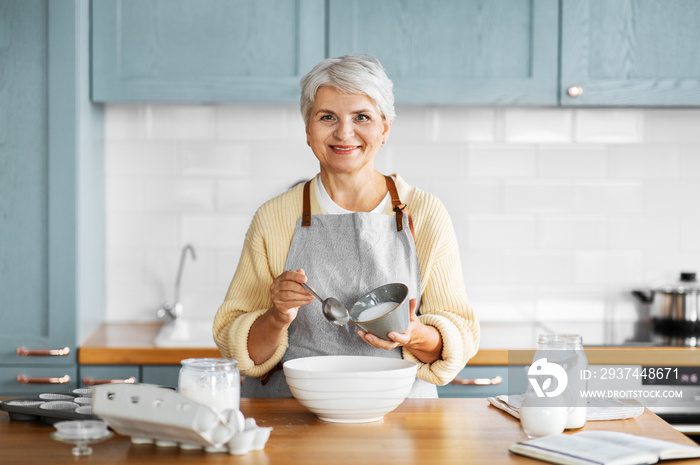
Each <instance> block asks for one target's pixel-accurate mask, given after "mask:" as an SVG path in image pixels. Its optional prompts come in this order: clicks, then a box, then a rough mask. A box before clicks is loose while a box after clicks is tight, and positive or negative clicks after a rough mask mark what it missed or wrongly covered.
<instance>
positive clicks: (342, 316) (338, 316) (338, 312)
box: [302, 283, 350, 326]
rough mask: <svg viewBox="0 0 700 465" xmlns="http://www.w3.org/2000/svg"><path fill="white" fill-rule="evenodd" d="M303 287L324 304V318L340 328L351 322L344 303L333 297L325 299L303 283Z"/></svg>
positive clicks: (322, 305) (322, 306) (322, 307)
mask: <svg viewBox="0 0 700 465" xmlns="http://www.w3.org/2000/svg"><path fill="white" fill-rule="evenodd" d="M302 286H304V289H306V290H307V291H309V292H310V293H311V294H313V296H314V297H316V298H317V299H318V300H319V302H322V304H321V309H322V310H323V316H325V317H326V319H327V320H328V321H330V322H331V323H334V324H336V325H338V326H343V325H345V324H347V322H348V321H350V315H349V314H348V309H347V308H345V305H343V303H342V302H341V301H340V300H338V299H335V298H333V297H329V298H327V299H324V298H323V297H321V296H319V295H318V294H316V292H314V290H313V289H311V288H310V287H309V286H307V285H306V284H304V283H302Z"/></svg>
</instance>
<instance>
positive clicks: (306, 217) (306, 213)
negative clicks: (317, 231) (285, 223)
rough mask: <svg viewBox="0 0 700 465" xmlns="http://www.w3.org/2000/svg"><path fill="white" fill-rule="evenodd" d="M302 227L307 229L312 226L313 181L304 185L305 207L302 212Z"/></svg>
mask: <svg viewBox="0 0 700 465" xmlns="http://www.w3.org/2000/svg"><path fill="white" fill-rule="evenodd" d="M301 225H302V226H303V227H305V228H308V227H309V226H311V181H306V183H305V184H304V207H303V210H302V211H301Z"/></svg>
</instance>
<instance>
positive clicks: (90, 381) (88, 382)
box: [83, 376, 136, 386]
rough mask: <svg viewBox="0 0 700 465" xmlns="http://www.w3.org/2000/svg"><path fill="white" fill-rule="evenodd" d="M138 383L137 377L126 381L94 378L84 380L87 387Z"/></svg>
mask: <svg viewBox="0 0 700 465" xmlns="http://www.w3.org/2000/svg"><path fill="white" fill-rule="evenodd" d="M135 382H136V378H135V377H133V376H132V377H131V378H126V379H92V378H83V384H84V385H85V386H98V385H100V384H121V383H125V384H133V383H135Z"/></svg>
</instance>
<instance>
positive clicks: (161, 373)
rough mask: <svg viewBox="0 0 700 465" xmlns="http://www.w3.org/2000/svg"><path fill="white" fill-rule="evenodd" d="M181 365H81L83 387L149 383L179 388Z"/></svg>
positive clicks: (81, 383)
mask: <svg viewBox="0 0 700 465" xmlns="http://www.w3.org/2000/svg"><path fill="white" fill-rule="evenodd" d="M180 367H181V366H180V365H80V385H81V386H82V387H89V386H96V385H100V384H111V383H125V382H126V383H147V384H157V385H159V386H170V387H177V385H178V378H179V376H180Z"/></svg>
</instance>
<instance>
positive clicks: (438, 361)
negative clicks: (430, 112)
mask: <svg viewBox="0 0 700 465" xmlns="http://www.w3.org/2000/svg"><path fill="white" fill-rule="evenodd" d="M301 87H302V93H301V112H302V115H303V117H304V122H305V124H306V136H307V142H308V145H309V146H310V147H311V150H312V151H313V154H314V155H315V157H316V158H317V159H318V161H319V166H320V173H319V174H318V175H316V176H315V177H314V178H313V179H312V180H311V181H309V182H307V183H306V184H304V185H299V186H295V187H293V188H291V189H290V190H289V191H287V192H285V193H283V194H281V195H280V196H278V197H276V198H274V199H272V200H270V201H268V202H267V203H265V204H264V205H263V206H262V207H261V208H260V209H259V210H258V212H257V213H256V215H255V218H254V219H253V222H252V224H251V226H250V229H249V230H248V233H247V234H246V241H245V244H244V248H243V252H242V254H241V259H240V261H239V264H238V269H237V270H236V273H235V275H234V277H233V280H232V281H231V285H230V287H229V290H228V293H227V295H226V300H225V301H224V303H223V304H222V305H221V307H220V308H219V311H218V312H217V315H216V318H215V321H214V339H215V341H216V343H217V346H218V347H219V349H220V350H221V352H222V354H224V355H225V356H227V357H231V358H235V359H236V360H238V362H239V369H240V371H241V374H243V375H245V376H246V379H245V382H244V385H243V390H242V396H244V397H291V391H290V389H289V386H288V385H287V382H286V379H285V376H284V373H283V372H282V370H280V368H281V363H282V362H284V361H287V360H292V359H295V358H301V357H310V356H318V355H370V356H375V357H386V358H404V359H406V360H410V361H413V362H415V363H417V364H418V371H417V375H416V380H415V382H414V384H413V388H412V391H411V394H409V397H437V391H436V388H435V385H436V384H447V383H448V382H449V381H451V380H452V379H453V378H454V377H455V375H456V374H457V373H458V372H459V371H460V370H461V369H462V368H464V365H465V363H466V362H467V360H468V359H469V358H471V357H472V356H473V355H474V354H475V353H476V350H477V348H478V343H479V325H478V322H477V320H476V316H475V315H474V312H473V310H472V308H471V306H470V305H469V303H468V301H467V297H466V292H465V289H464V282H463V278H462V269H461V264H460V263H461V262H460V256H459V251H458V247H457V241H456V238H455V234H454V231H453V229H452V222H451V220H450V217H449V216H448V215H447V212H446V211H445V209H444V207H443V205H442V203H441V202H440V201H439V200H438V199H437V198H436V197H435V196H433V195H431V194H428V193H427V192H424V191H422V190H420V189H418V188H416V187H413V186H410V185H408V184H407V183H406V182H405V181H404V180H403V179H402V178H401V177H400V176H399V175H397V174H393V175H389V176H385V175H384V174H382V173H379V172H378V171H377V170H376V169H375V165H374V162H375V158H376V157H377V156H378V155H379V154H380V153H381V152H380V151H381V148H382V146H383V145H384V144H385V143H386V141H387V138H388V137H389V133H390V129H391V125H392V121H393V118H394V103H393V102H394V99H393V93H392V92H393V84H392V83H391V80H389V78H388V77H387V76H386V74H385V72H384V69H383V68H382V66H381V64H380V63H379V62H378V61H377V60H376V59H375V58H374V57H370V56H368V55H351V56H345V57H340V58H331V59H327V60H324V61H322V62H321V63H319V64H318V65H317V66H316V67H315V68H314V69H313V70H312V71H311V72H310V73H309V74H308V75H307V76H305V77H304V78H303V79H302V81H301ZM404 201H405V203H404ZM409 206H410V213H409V208H408V207H409ZM307 279H308V280H309V282H310V283H313V285H314V286H318V287H317V289H316V290H317V291H318V292H319V293H320V294H321V295H326V296H335V297H337V298H338V299H339V300H340V301H341V302H342V303H343V304H344V305H345V306H346V307H347V308H350V307H351V306H352V304H353V303H354V302H355V301H356V300H357V299H358V298H360V297H362V296H363V295H364V294H366V293H367V291H369V290H370V289H375V288H377V287H378V286H381V285H384V284H389V283H402V284H404V285H405V286H407V287H408V289H409V292H408V298H409V300H410V305H409V313H410V322H409V325H408V329H406V331H404V332H403V333H398V332H389V333H388V334H387V335H386V336H387V339H386V340H385V339H382V338H380V337H377V336H375V335H372V334H369V333H367V332H365V331H363V330H362V329H360V328H358V327H357V326H355V325H353V324H349V325H346V326H341V327H338V326H335V325H333V324H332V323H329V322H328V321H327V320H326V319H325V318H324V317H323V316H322V313H321V308H320V305H321V303H320V302H318V301H317V300H314V297H313V296H312V294H311V293H309V292H308V291H307V290H305V289H304V287H303V286H302V284H305V283H306V282H307ZM258 377H260V379H257V378H258Z"/></svg>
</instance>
